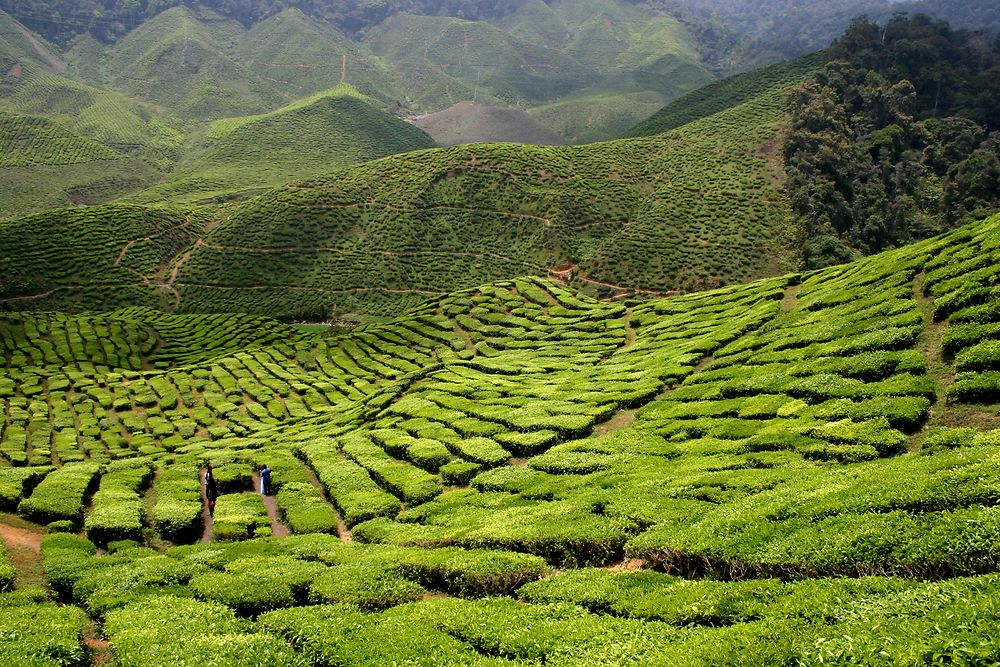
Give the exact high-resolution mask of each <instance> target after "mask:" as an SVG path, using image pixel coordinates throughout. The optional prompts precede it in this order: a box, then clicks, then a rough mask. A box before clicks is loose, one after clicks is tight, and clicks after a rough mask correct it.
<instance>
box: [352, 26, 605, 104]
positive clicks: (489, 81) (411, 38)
mask: <svg viewBox="0 0 1000 667" xmlns="http://www.w3.org/2000/svg"><path fill="white" fill-rule="evenodd" d="M365 44H366V45H368V46H369V48H371V50H372V51H373V52H374V53H375V54H376V55H377V56H378V57H379V58H381V59H382V60H383V61H384V62H386V63H387V64H388V65H389V66H391V67H393V68H394V69H395V70H396V71H398V72H399V76H400V80H401V81H404V82H405V84H406V85H405V88H404V90H405V94H406V96H407V102H408V103H409V104H410V105H411V106H413V107H414V108H415V109H417V110H428V111H436V110H439V109H442V108H445V107H448V106H451V105H452V104H455V103H456V102H461V101H463V100H470V99H473V98H477V99H483V100H487V101H489V102H491V103H495V104H499V105H515V104H533V103H538V102H540V101H547V100H551V99H553V98H555V97H558V96H560V95H564V94H566V93H567V92H569V91H571V90H574V89H576V88H581V87H583V86H585V85H587V84H588V83H590V82H592V81H593V78H594V74H593V72H591V71H590V70H589V69H587V68H586V67H583V66H581V65H579V64H577V63H576V62H575V61H574V60H573V59H572V58H571V57H569V56H566V55H564V54H563V53H560V52H559V51H557V50H555V49H550V48H546V47H544V46H541V45H538V44H534V43H531V42H526V41H522V40H519V39H517V38H516V37H513V36H510V35H508V34H505V33H504V32H503V31H501V30H499V29H497V28H495V27H493V26H490V25H489V24H487V23H483V22H471V21H463V20H460V19H453V18H447V17H430V16H412V15H407V14H399V15H396V16H393V17H391V18H389V19H387V20H386V21H384V22H383V23H382V24H380V25H378V26H376V27H375V28H373V29H372V30H370V31H369V32H368V34H367V35H366V36H365ZM477 82H478V83H477ZM477 90H478V91H479V94H478V95H477V94H476V91H477Z"/></svg>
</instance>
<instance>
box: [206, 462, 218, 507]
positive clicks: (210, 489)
mask: <svg viewBox="0 0 1000 667" xmlns="http://www.w3.org/2000/svg"><path fill="white" fill-rule="evenodd" d="M218 497H219V489H218V487H217V486H216V485H215V475H214V474H212V464H211V463H209V464H208V466H207V467H206V468H205V498H206V499H207V500H208V515H209V516H215V499H216V498H218Z"/></svg>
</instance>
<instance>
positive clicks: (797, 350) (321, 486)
mask: <svg viewBox="0 0 1000 667" xmlns="http://www.w3.org/2000/svg"><path fill="white" fill-rule="evenodd" d="M133 231H140V230H139V229H135V230H133ZM998 234H1000V218H997V217H994V218H992V219H989V220H986V221H982V222H979V223H976V224H973V225H970V226H967V227H965V228H962V229H960V230H957V231H956V232H954V233H951V234H949V235H947V236H944V237H939V238H935V239H932V240H930V241H926V242H922V243H919V244H916V245H914V246H911V247H908V248H903V249H898V250H894V251H891V252H888V253H884V254H881V255H879V256H877V257H874V258H869V259H867V260H864V261H860V262H857V263H853V264H850V265H847V266H839V267H833V268H828V269H825V270H821V271H815V272H810V273H807V274H789V275H784V276H780V277H774V278H769V279H766V280H761V281H757V282H754V283H750V284H744V285H736V286H730V287H727V288H725V289H720V290H713V291H710V292H704V293H700V294H695V295H686V296H677V297H673V298H658V299H651V300H647V301H645V302H642V303H631V304H610V303H600V302H596V301H594V300H592V299H589V298H587V297H586V296H583V295H581V294H578V293H576V292H574V291H572V290H568V289H566V288H565V287H564V286H561V285H559V284H557V283H554V282H552V281H550V280H543V279H538V278H523V277H522V278H515V279H512V280H505V281H502V282H498V283H492V284H486V285H480V286H477V287H474V288H471V289H467V290H462V291H459V292H451V293H448V294H443V295H440V296H437V297H435V298H433V299H429V300H427V301H425V302H423V303H421V304H419V305H417V307H415V308H413V309H412V310H410V311H408V312H406V313H404V314H402V315H401V316H400V317H398V318H395V319H393V320H392V321H388V322H385V323H382V324H377V325H366V326H360V327H357V328H354V329H353V330H351V331H346V332H341V333H339V334H338V335H331V336H321V335H316V334H310V333H306V332H303V331H300V330H298V329H297V328H295V327H291V326H285V325H281V324H279V323H277V322H274V321H271V320H267V319H263V318H254V317H248V316H246V315H231V316H225V315H178V314H165V313H161V312H156V311H153V310H150V309H145V308H129V309H126V310H120V311H112V312H103V313H86V314H82V315H78V316H72V315H66V314H64V313H7V314H4V315H3V317H0V401H2V405H3V408H4V417H5V419H4V425H5V428H4V429H3V432H2V434H0V459H2V461H3V465H0V507H2V508H3V510H4V512H5V514H4V515H3V517H2V518H0V521H2V523H0V527H2V529H3V530H2V531H0V538H2V542H3V544H2V545H0V591H8V589H11V588H13V587H14V586H15V585H17V586H18V589H17V590H14V591H12V592H0V631H2V632H3V633H4V637H5V646H4V658H6V659H10V660H11V662H12V663H13V664H18V665H21V664H39V665H44V666H45V667H49V665H54V664H55V661H54V660H52V661H48V660H42V659H39V657H38V656H39V655H51V654H52V653H54V652H55V650H56V647H57V648H58V651H59V655H85V648H84V647H85V646H87V645H94V644H97V645H98V646H103V644H102V643H100V642H97V641H95V640H94V639H93V637H94V636H95V635H99V636H102V637H106V638H107V641H108V642H109V644H108V649H109V651H111V652H112V653H113V654H114V656H116V659H117V660H119V661H120V662H121V663H123V664H125V665H136V666H139V667H147V666H148V667H152V666H153V665H172V664H187V665H219V666H220V667H237V666H241V665H247V664H255V665H256V664H267V665H281V666H283V667H314V666H315V667H324V666H326V665H329V664H330V663H331V658H333V659H335V661H336V662H337V664H341V665H345V666H346V667H366V666H368V665H388V664H409V665H414V666H419V667H425V666H426V667H430V666H432V665H441V664H448V665H470V666H475V667H483V666H485V665H492V666H496V665H508V666H511V667H513V666H514V665H518V666H523V667H529V666H531V667H537V666H538V665H542V664H544V665H547V666H549V667H591V666H593V665H612V664H629V665H636V666H638V667H663V666H664V665H670V666H672V667H704V666H705V665H718V664H731V663H732V662H733V656H739V661H740V662H741V663H742V664H747V665H761V666H763V665H792V664H795V665H799V666H801V667H806V666H808V667H820V666H823V665H827V666H828V665H831V664H833V665H841V666H843V667H847V666H848V665H859V664H866V663H868V664H872V665H879V666H886V667H910V666H912V665H914V664H921V663H930V664H934V663H937V664H941V665H944V664H949V663H951V664H962V663H963V662H964V663H965V664H967V665H975V664H983V663H987V662H988V661H989V660H991V659H992V656H994V655H996V654H997V652H998V650H1000V639H998V638H997V636H996V632H995V628H996V627H997V621H998V620H1000V612H998V610H997V596H998V594H1000V576H998V572H1000V542H998V540H997V539H995V538H996V535H997V533H998V530H1000V527H998V526H1000V521H998V519H1000V517H998V515H1000V505H998V490H1000V467H998V466H997V462H998V460H1000V428H998V427H1000V403H998V401H1000V377H998V372H997V371H998V369H1000V348H998V345H997V342H998V335H1000V334H998V331H1000V329H998V327H1000V312H998V310H997V308H996V301H995V293H996V290H997V287H996V286H995V284H994V282H993V277H994V276H995V275H996V272H997V270H998V268H1000V245H998V243H997V239H998ZM991 299H992V300H991ZM952 355H953V356H952ZM8 464H9V465H8ZM207 466H211V468H212V470H213V477H214V481H215V486H216V488H217V490H218V492H219V496H218V498H217V501H216V503H215V505H214V508H213V509H214V512H209V508H208V507H207V506H206V503H205V500H204V498H203V496H202V488H203V484H202V480H203V477H202V476H203V474H204V472H203V471H204V470H205V469H206V467H207ZM265 466H266V467H268V468H270V469H271V470H272V477H271V481H272V483H273V485H272V489H271V494H270V495H262V494H261V493H257V492H256V491H257V490H258V489H259V488H260V487H259V482H258V476H257V474H256V471H258V470H261V468H263V467H265ZM6 512H11V513H10V514H8V513H6ZM13 512H17V515H16V516H14V515H13V514H12V513H13ZM46 527H48V530H47V531H46ZM43 533H45V534H44V537H42V534H43ZM26 534H27V535H28V536H29V537H33V538H34V539H33V540H32V541H29V540H26V539H24V538H25V536H26ZM14 538H19V539H14ZM26 543H27V544H33V545H39V544H40V547H39V552H35V555H34V557H33V559H31V558H26V557H25V555H24V549H23V546H24V544H26ZM154 547H155V548H154ZM29 576H32V577H33V579H32V581H33V582H35V583H42V584H48V585H49V586H52V587H53V588H54V589H55V590H56V591H58V594H59V602H58V604H57V603H56V602H54V601H52V600H53V598H54V595H55V593H50V592H49V590H48V589H47V588H43V587H40V586H32V587H24V583H25V579H26V578H27V577H29ZM25 618H30V619H31V621H32V622H31V623H30V624H25V623H24V619H25ZM179 628H181V629H183V632H184V641H177V633H178V631H179V630H178V629H179ZM286 640H287V641H286ZM484 647H502V649H496V650H502V651H503V653H502V657H497V656H494V655H484ZM490 650H491V651H492V650H494V649H493V648H490ZM929 656H932V657H933V659H928V657H929Z"/></svg>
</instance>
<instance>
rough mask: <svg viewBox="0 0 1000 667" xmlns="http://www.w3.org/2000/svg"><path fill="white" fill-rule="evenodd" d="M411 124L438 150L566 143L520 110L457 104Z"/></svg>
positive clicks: (417, 119)
mask: <svg viewBox="0 0 1000 667" xmlns="http://www.w3.org/2000/svg"><path fill="white" fill-rule="evenodd" d="M410 120H411V122H412V123H413V124H414V125H416V126H417V127H419V128H420V129H421V130H423V131H424V132H426V133H427V134H429V135H431V137H432V138H433V139H434V141H436V142H437V143H438V144H440V145H441V146H455V145H457V144H468V143H473V142H477V141H485V142H501V141H506V142H516V143H522V144H538V145H549V146H557V145H560V144H565V143H566V140H565V139H563V138H562V137H561V136H560V135H558V134H556V133H555V132H553V131H552V130H549V129H548V128H546V127H544V126H543V125H541V124H540V123H538V122H537V121H535V120H534V119H533V118H532V117H531V116H529V115H528V114H527V113H526V112H524V111H521V110H520V109H511V108H506V107H491V106H488V105H485V104H478V103H476V102H459V103H458V104H455V105H453V106H450V107H448V108H447V109H444V110H443V111H438V112H437V113H432V114H427V115H424V116H414V117H412V118H411V119H410Z"/></svg>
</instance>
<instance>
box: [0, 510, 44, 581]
mask: <svg viewBox="0 0 1000 667" xmlns="http://www.w3.org/2000/svg"><path fill="white" fill-rule="evenodd" d="M44 534H45V530H44V529H43V528H41V527H39V526H36V525H34V524H31V523H28V522H27V521H25V520H23V519H21V518H20V517H18V516H16V515H14V514H0V539H2V540H3V543H4V545H5V546H6V547H7V553H8V554H9V555H10V560H11V562H12V563H13V564H14V586H15V587H16V588H24V587H26V586H43V587H47V586H48V579H47V578H46V576H45V566H44V564H43V563H42V536H43V535H44Z"/></svg>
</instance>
